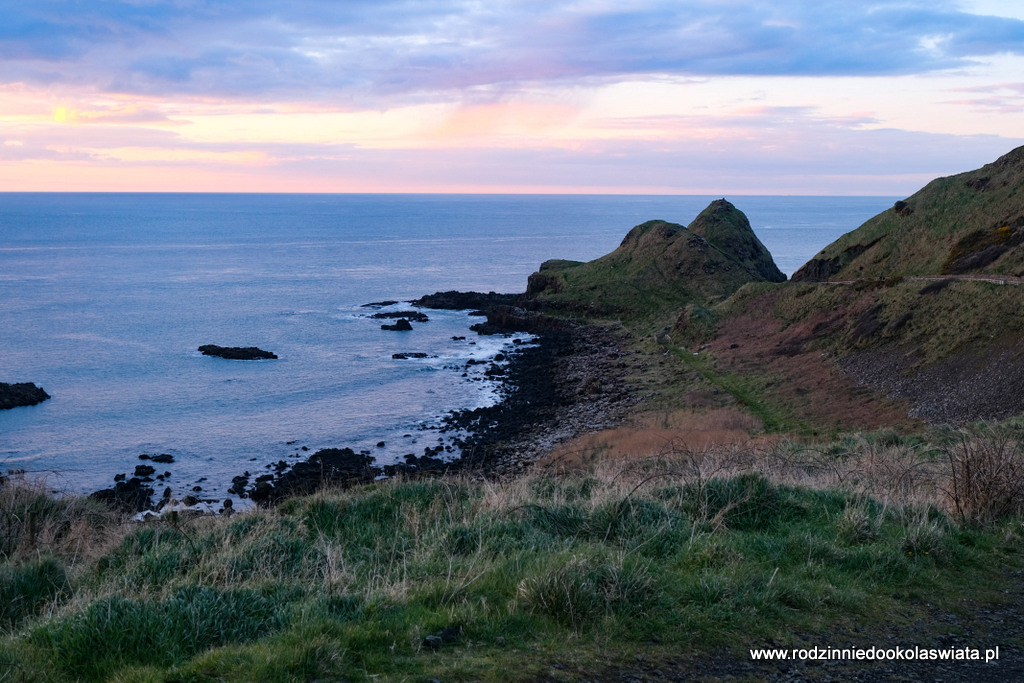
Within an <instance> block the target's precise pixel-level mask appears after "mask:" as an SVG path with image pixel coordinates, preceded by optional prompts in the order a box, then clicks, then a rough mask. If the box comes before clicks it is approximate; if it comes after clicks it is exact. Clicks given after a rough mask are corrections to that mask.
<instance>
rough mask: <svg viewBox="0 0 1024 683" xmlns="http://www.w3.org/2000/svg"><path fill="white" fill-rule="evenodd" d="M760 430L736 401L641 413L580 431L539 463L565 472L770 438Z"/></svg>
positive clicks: (755, 420) (547, 467)
mask: <svg viewBox="0 0 1024 683" xmlns="http://www.w3.org/2000/svg"><path fill="white" fill-rule="evenodd" d="M760 429H761V423H760V422H759V421H758V420H757V418H755V417H753V416H752V415H750V414H749V413H747V412H745V411H743V410H740V409H739V408H737V407H735V406H726V407H722V408H711V409H708V410H703V411H697V410H677V411H674V412H661V413H642V414H640V415H637V416H635V417H634V418H633V420H632V421H631V422H630V424H628V425H625V426H622V427H616V428H614V429H606V430H602V431H599V432H593V433H590V434H584V435H582V436H580V437H577V438H575V439H573V440H571V441H569V442H567V443H564V444H561V445H559V446H558V447H557V448H556V449H555V450H554V451H552V453H551V455H550V456H548V457H547V458H544V459H543V460H541V461H540V462H539V467H540V468H542V469H547V470H553V471H557V472H565V471H571V470H574V469H577V468H579V467H581V466H585V465H587V464H588V463H592V462H596V461H599V460H604V459H612V460H626V461H629V460H636V459H645V458H648V457H650V455H651V454H652V453H667V452H673V451H680V450H687V449H697V450H706V449H710V448H713V447H721V446H727V445H732V444H753V443H762V444H763V443H767V442H770V441H771V438H770V437H759V438H753V437H751V433H753V432H757V431H760Z"/></svg>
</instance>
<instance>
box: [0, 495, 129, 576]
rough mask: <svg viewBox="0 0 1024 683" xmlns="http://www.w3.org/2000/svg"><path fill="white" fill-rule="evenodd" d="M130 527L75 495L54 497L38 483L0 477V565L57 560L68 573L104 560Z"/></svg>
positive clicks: (103, 507) (113, 514)
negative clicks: (94, 561)
mask: <svg viewBox="0 0 1024 683" xmlns="http://www.w3.org/2000/svg"><path fill="white" fill-rule="evenodd" d="M129 528H130V524H129V523H128V521H127V519H126V518H125V517H124V516H123V515H120V514H118V513H115V512H112V511H110V510H109V509H107V508H106V507H105V506H103V505H102V504H99V503H97V502H96V501H92V500H89V499H88V498H83V497H79V496H66V497H54V496H53V495H52V493H51V492H50V491H49V490H48V489H47V488H46V486H45V485H44V484H43V483H42V482H37V481H30V480H28V479H26V478H24V477H23V476H20V475H9V476H6V477H3V478H0V561H2V560H11V561H22V560H27V559H30V558H32V557H42V556H55V557H59V558H61V559H62V561H63V562H64V563H65V564H66V566H68V567H69V568H74V567H76V566H79V565H86V564H89V563H90V562H92V561H93V560H95V559H96V558H97V557H99V556H101V555H103V554H104V553H105V552H106V551H107V550H108V549H109V548H110V547H111V546H112V545H113V544H116V543H118V542H119V541H120V540H121V539H122V538H123V537H124V535H125V533H127V531H128V529H129Z"/></svg>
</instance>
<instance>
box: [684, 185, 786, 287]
mask: <svg viewBox="0 0 1024 683" xmlns="http://www.w3.org/2000/svg"><path fill="white" fill-rule="evenodd" d="M687 227H688V229H689V230H690V232H692V233H693V234H695V235H699V236H701V237H703V238H704V239H706V240H707V241H708V242H709V243H710V244H711V245H712V246H713V247H715V248H716V249H718V250H719V251H721V252H723V253H725V254H726V255H728V256H729V257H730V258H732V259H733V260H735V261H737V262H738V263H739V265H740V266H742V267H743V268H744V269H746V270H747V271H748V272H749V273H750V274H751V275H753V276H755V277H756V278H757V279H759V280H768V281H769V282H783V281H785V279H786V276H785V275H784V274H783V273H782V271H780V270H779V269H778V267H777V266H776V265H775V261H774V260H773V259H772V255H771V254H770V253H769V252H768V250H767V249H766V248H765V246H764V245H763V244H761V240H759V239H758V238H757V235H755V234H754V230H753V229H752V228H751V227H750V221H749V220H747V216H746V215H745V214H744V213H743V212H742V211H740V210H739V209H737V208H736V207H735V206H733V205H732V203H730V202H729V201H727V200H725V199H716V200H715V201H713V202H711V204H709V205H708V207H707V208H706V209H704V210H703V211H701V212H700V214H699V215H698V216H697V217H696V218H695V219H694V220H693V222H692V223H690V225H689V226H687Z"/></svg>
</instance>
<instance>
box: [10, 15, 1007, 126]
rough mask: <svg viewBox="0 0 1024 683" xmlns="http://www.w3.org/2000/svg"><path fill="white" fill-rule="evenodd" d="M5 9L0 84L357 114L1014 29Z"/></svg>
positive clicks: (714, 18)
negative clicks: (323, 104)
mask: <svg viewBox="0 0 1024 683" xmlns="http://www.w3.org/2000/svg"><path fill="white" fill-rule="evenodd" d="M5 4H7V5H8V7H5V17H4V25H3V27H2V28H0V59H3V60H4V73H5V75H4V80H5V81H6V82H14V81H24V82H34V83H51V84H64V85H74V86H84V87H87V88H92V89H95V90H100V91H117V92H127V93H135V94H160V95H166V94H168V93H179V94H184V95H192V96H201V97H263V98H266V99H272V98H278V99H281V98H286V99H287V98H303V99H318V100H326V101H333V102H338V103H352V104H362V105H365V106H382V103H384V105H383V106H386V103H387V102H389V101H391V100H392V99H393V98H402V99H405V100H408V99H410V98H416V97H421V98H423V97H427V98H429V97H436V96H438V95H439V94H441V93H451V92H453V91H459V92H465V91H467V90H468V91H473V90H477V91H483V92H484V93H486V92H488V91H490V90H493V89H497V90H499V91H500V90H502V89H506V88H510V87H515V86H516V85H517V84H522V83H527V82H538V81H551V80H560V81H575V80H581V79H583V80H585V79H600V80H603V81H607V80H616V79H622V78H628V77H633V76H636V75H652V74H669V75H679V76H689V75H725V74H733V75H735V74H746V75H808V76H812V75H813V76H835V75H891V74H909V73H921V72H930V71H935V70H942V69H949V68H954V67H959V66H963V65H965V64H969V63H971V61H972V60H974V59H977V58H979V57H984V56H989V55H995V54H1001V53H1013V54H1022V53H1024V21H1020V20H1017V19H1011V18H1002V17H994V16H981V15H975V14H970V13H967V12H964V11H961V10H960V9H958V7H959V3H954V2H951V1H948V0H934V1H932V2H924V1H922V0H899V1H897V0H886V1H882V0H875V1H865V2H849V1H847V0H818V1H817V2H806V1H805V0H774V1H772V2H767V1H761V0H755V1H752V2H751V1H745V2H737V1H736V0H693V1H691V2H686V3H681V2H676V1H675V0H649V1H643V0H638V1H636V2H629V3H609V2H598V1H590V2H581V1H572V2H570V1H568V0H563V1H559V0H555V1H551V2H540V1H537V0H519V1H513V0H505V1H503V2H498V1H495V2H487V3H481V2H476V1H473V0H426V1H414V0H374V1H366V0H348V1H346V2H335V1H334V0H292V1H291V2H279V1H278V2H269V1H266V0H254V1H253V2H249V3H245V4H244V5H239V4H238V3H237V2H232V1H228V0H181V1H178V2H169V1H160V0H152V1H146V2H143V1H140V0H92V1H91V2H88V3H77V2H69V1H67V0H34V1H33V2H26V3H14V2H9V3H5Z"/></svg>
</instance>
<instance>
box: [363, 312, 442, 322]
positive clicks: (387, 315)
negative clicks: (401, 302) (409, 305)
mask: <svg viewBox="0 0 1024 683" xmlns="http://www.w3.org/2000/svg"><path fill="white" fill-rule="evenodd" d="M370 317H371V318H374V319H376V320H383V319H388V320H394V319H395V318H405V319H406V320H412V321H415V322H418V323H425V322H428V321H429V320H430V317H429V316H428V315H427V314H426V313H422V312H420V311H386V312H383V313H374V314H373V315H371V316H370Z"/></svg>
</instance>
